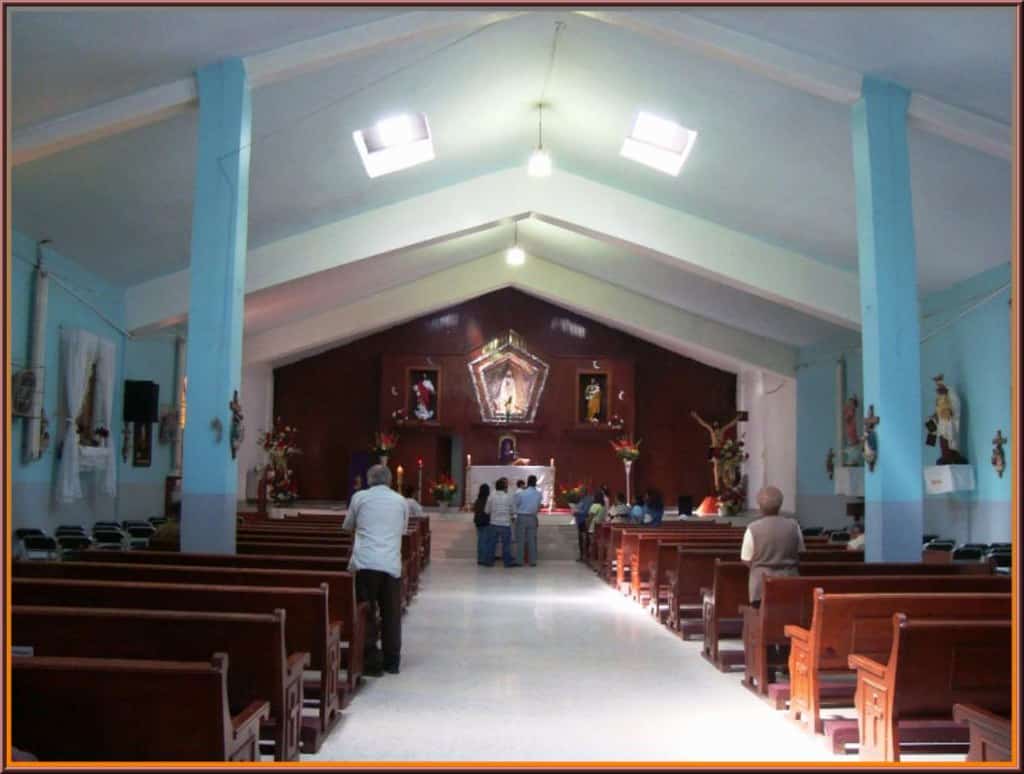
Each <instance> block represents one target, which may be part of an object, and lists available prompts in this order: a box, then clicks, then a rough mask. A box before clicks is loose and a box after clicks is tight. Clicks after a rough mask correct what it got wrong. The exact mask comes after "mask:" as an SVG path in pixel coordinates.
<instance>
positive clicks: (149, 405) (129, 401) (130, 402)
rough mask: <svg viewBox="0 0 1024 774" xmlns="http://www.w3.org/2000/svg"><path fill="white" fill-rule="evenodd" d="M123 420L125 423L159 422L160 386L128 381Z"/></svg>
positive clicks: (125, 384) (125, 387) (126, 382)
mask: <svg viewBox="0 0 1024 774" xmlns="http://www.w3.org/2000/svg"><path fill="white" fill-rule="evenodd" d="M122 419H124V421H125V422H159V421H160V385H159V384H157V383H156V382H140V381H133V380H131V379H126V380H125V383H124V416H123V417H122Z"/></svg>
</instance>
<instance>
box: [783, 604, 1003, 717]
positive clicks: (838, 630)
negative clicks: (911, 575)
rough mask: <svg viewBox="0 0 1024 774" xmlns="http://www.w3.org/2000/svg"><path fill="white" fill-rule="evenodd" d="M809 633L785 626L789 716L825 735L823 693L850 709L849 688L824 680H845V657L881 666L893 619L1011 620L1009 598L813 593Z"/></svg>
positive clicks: (886, 654)
mask: <svg viewBox="0 0 1024 774" xmlns="http://www.w3.org/2000/svg"><path fill="white" fill-rule="evenodd" d="M813 596H814V608H813V612H812V613H811V624H810V626H809V627H803V626H797V625H794V624H789V625H787V626H786V627H785V632H786V636H787V637H789V639H790V651H789V715H790V717H791V718H793V719H799V720H801V721H802V722H803V723H804V724H806V725H807V727H808V729H809V730H811V731H813V732H814V733H818V734H820V733H822V732H823V731H824V722H823V720H822V717H821V708H822V706H823V704H822V699H823V695H822V691H823V689H824V690H825V691H826V692H827V693H828V698H830V699H833V700H840V701H845V702H846V703H848V702H849V701H850V700H852V698H853V688H854V684H853V683H841V684H836V683H833V684H831V685H830V684H829V683H827V682H825V680H824V678H825V677H826V676H828V675H837V674H838V675H847V674H849V672H850V668H849V663H848V662H849V656H850V654H852V653H858V654H860V655H862V656H867V657H868V658H873V659H875V660H876V661H883V662H884V661H885V659H886V657H887V656H888V653H889V650H890V648H891V647H892V641H891V637H892V616H893V614H894V613H904V614H906V615H907V616H909V617H910V618H912V619H913V620H915V621H916V620H921V619H924V618H955V619H958V620H970V619H979V618H980V619H992V620H997V619H1004V618H1005V619H1006V620H1009V619H1010V608H1011V599H1010V595H1009V594H955V593H954V594H927V593H926V594H890V593H875V594H826V593H825V592H824V591H823V590H822V589H815V590H814V593H813Z"/></svg>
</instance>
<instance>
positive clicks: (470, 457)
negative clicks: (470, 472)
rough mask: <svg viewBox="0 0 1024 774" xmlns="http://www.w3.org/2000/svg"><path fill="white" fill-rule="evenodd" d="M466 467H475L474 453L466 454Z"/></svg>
mask: <svg viewBox="0 0 1024 774" xmlns="http://www.w3.org/2000/svg"><path fill="white" fill-rule="evenodd" d="M466 467H467V468H471V467H473V455H472V454H467V455H466Z"/></svg>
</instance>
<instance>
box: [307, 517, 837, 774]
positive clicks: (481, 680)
mask: <svg viewBox="0 0 1024 774" xmlns="http://www.w3.org/2000/svg"><path fill="white" fill-rule="evenodd" d="M470 529H471V527H470ZM436 556H437V554H435V557H436ZM403 641H404V642H403V651H402V673H401V674H400V675H385V676H384V677H381V678H367V679H366V680H365V681H364V684H363V686H362V688H361V689H360V691H359V693H358V694H357V695H356V696H355V698H354V699H353V701H352V704H351V705H350V707H349V708H348V709H347V710H346V712H345V716H346V717H345V719H344V720H343V721H342V723H341V725H340V726H339V727H338V729H337V730H336V731H335V732H334V734H332V735H331V737H330V738H329V739H328V740H327V742H326V743H325V745H324V746H323V748H322V749H321V750H320V753H319V754H318V755H316V756H309V757H308V759H310V760H323V761H332V760H333V761H352V760H387V761H471V760H479V761H516V760H523V761H566V760H569V761H572V760H581V761H630V760H636V761H642V760H647V761H709V762H710V761H830V760H834V759H835V758H834V757H833V756H832V755H831V753H830V752H829V751H828V750H827V749H826V747H825V746H824V744H823V742H822V741H821V740H820V739H814V738H812V737H810V736H808V735H807V734H805V733H803V732H802V731H801V730H800V729H798V728H797V727H796V726H795V725H793V724H791V723H790V722H788V721H787V720H786V719H785V717H784V715H783V713H781V712H776V711H775V710H773V709H771V708H770V707H769V706H768V705H767V704H765V703H763V702H761V701H760V700H758V699H757V698H755V697H754V696H752V695H751V694H750V693H749V692H748V691H746V690H745V689H744V688H743V687H742V686H741V685H740V677H739V675H737V674H731V675H723V674H721V673H719V672H718V671H717V670H715V669H713V668H712V667H711V666H710V665H709V664H707V663H706V662H705V661H704V660H703V659H702V658H701V657H700V650H699V644H698V643H697V642H683V641H682V640H680V639H679V638H677V637H676V636H674V635H673V634H671V633H670V632H668V631H667V630H665V629H664V628H663V627H661V626H660V625H658V624H657V623H655V621H654V620H653V619H652V618H651V617H650V616H649V615H648V614H647V613H646V612H644V611H642V610H641V609H640V608H639V607H638V606H637V605H636V604H634V603H632V602H630V601H628V600H627V599H625V598H623V597H622V596H621V595H619V594H617V593H616V592H614V591H613V590H611V589H610V588H609V587H607V586H605V585H604V584H602V583H601V582H600V581H599V580H598V579H597V578H596V577H595V576H594V574H593V573H592V572H590V571H589V570H588V569H586V568H585V567H583V566H582V565H581V564H578V563H576V562H573V561H548V562H542V564H541V565H540V566H539V567H537V568H515V569H504V568H502V567H500V566H496V567H494V568H482V567H478V566H477V565H476V564H475V563H474V562H473V561H471V560H468V561H467V560H458V559H445V558H435V559H434V561H433V562H432V563H431V566H430V568H429V569H428V570H427V572H426V574H425V576H424V578H423V581H422V584H421V589H420V593H419V595H418V596H417V597H416V599H415V601H414V602H413V604H412V605H411V607H410V609H409V611H408V613H407V614H406V616H405V617H404V619H403ZM303 759H304V760H306V759H307V756H303ZM843 760H855V757H854V756H850V757H849V758H843Z"/></svg>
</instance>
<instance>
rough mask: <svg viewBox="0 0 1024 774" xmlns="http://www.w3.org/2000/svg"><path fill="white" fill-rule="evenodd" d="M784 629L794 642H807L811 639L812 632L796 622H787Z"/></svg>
mask: <svg viewBox="0 0 1024 774" xmlns="http://www.w3.org/2000/svg"><path fill="white" fill-rule="evenodd" d="M783 631H784V632H785V633H786V636H787V637H789V639H791V640H793V641H794V642H801V643H804V644H806V643H807V642H809V641H810V639H811V632H810V631H809V630H808V629H805V628H804V627H802V626H797V625H795V624H786V626H785V628H784V629H783Z"/></svg>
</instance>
